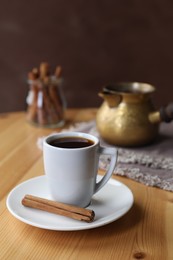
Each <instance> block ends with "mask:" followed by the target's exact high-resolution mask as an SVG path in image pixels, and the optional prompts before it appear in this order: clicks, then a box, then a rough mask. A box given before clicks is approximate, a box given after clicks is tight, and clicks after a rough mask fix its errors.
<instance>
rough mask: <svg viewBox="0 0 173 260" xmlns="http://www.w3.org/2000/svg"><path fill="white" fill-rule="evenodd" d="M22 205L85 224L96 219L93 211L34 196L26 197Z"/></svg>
mask: <svg viewBox="0 0 173 260" xmlns="http://www.w3.org/2000/svg"><path fill="white" fill-rule="evenodd" d="M22 205H24V206H26V207H30V208H35V209H40V210H43V211H47V212H50V213H54V214H58V215H62V216H66V217H69V218H73V219H76V220H81V221H85V222H92V221H93V220H94V217H95V213H94V211H93V210H90V209H85V208H80V207H77V206H73V205H68V204H64V203H60V202H56V201H52V200H48V199H44V198H40V197H36V196H33V195H25V197H24V198H23V199H22Z"/></svg>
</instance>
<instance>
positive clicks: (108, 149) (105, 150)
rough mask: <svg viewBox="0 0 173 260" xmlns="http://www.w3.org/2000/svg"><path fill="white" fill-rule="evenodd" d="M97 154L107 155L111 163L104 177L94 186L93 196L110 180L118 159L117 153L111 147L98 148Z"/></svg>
mask: <svg viewBox="0 0 173 260" xmlns="http://www.w3.org/2000/svg"><path fill="white" fill-rule="evenodd" d="M99 154H100V155H102V154H107V155H110V156H111V161H110V165H109V169H108V170H107V172H106V173H105V175H104V176H103V178H102V179H101V180H100V181H99V182H97V183H96V185H95V190H94V194H95V193H96V192H98V191H99V190H100V189H101V188H102V187H103V186H104V185H105V184H106V183H107V182H108V180H109V179H110V178H111V176H112V174H113V171H114V169H115V166H116V162H117V157H118V151H117V149H116V148H113V147H101V146H100V147H99Z"/></svg>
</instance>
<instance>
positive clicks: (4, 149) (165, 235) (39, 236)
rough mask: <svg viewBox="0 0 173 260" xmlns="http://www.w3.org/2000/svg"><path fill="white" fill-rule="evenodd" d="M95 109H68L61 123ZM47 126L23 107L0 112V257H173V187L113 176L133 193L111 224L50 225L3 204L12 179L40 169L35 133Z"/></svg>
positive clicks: (18, 179)
mask: <svg viewBox="0 0 173 260" xmlns="http://www.w3.org/2000/svg"><path fill="white" fill-rule="evenodd" d="M95 113H96V109H78V110H77V109H76V110H75V109H71V110H68V111H67V115H66V120H67V123H66V125H65V127H68V126H69V125H70V124H71V123H74V122H80V121H88V120H90V119H92V118H94V117H95ZM52 131H55V130H52V129H42V128H36V127H34V126H31V125H29V124H28V123H27V122H26V120H25V113H23V112H15V113H8V114H1V115H0V200H1V201H0V259H3V260H5V259H10V260H11V259H13V260H14V259H19V260H20V259H22V260H24V259H34V260H37V259H41V260H43V259H60V260H61V259H74V260H77V259H80V260H83V259H99V260H100V259H106V260H108V259H117V260H119V259H120V260H121V259H123V260H126V259H127V260H128V259H156V260H159V259H160V260H165V259H173V193H171V192H167V191H163V190H161V189H157V188H152V187H147V186H144V185H142V184H139V183H137V182H134V181H132V180H129V179H127V178H125V177H118V176H115V177H113V178H115V179H117V180H118V181H121V182H122V183H124V184H126V185H127V186H128V187H129V188H130V189H131V190H132V192H133V194H134V200H135V201H134V205H133V207H132V208H131V210H130V211H129V212H128V213H126V215H124V216H123V217H121V218H120V219H118V220H116V221H114V222H113V223H111V224H108V225H105V226H102V227H99V228H95V229H89V230H81V231H52V230H44V229H40V228H37V227H33V226H30V225H27V224H25V223H23V222H21V221H19V220H18V219H16V218H14V217H13V216H12V215H11V214H10V213H9V211H8V210H7V207H6V198H7V195H8V193H9V192H10V190H11V189H12V188H14V187H15V186H16V185H17V184H19V183H21V182H23V181H25V180H27V179H30V178H33V177H35V176H39V175H42V174H43V172H44V170H43V161H42V152H41V151H40V150H39V149H38V147H37V145H36V142H37V138H38V137H41V136H44V135H48V134H49V133H51V132H52Z"/></svg>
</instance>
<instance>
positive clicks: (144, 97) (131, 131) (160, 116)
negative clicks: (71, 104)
mask: <svg viewBox="0 0 173 260" xmlns="http://www.w3.org/2000/svg"><path fill="white" fill-rule="evenodd" d="M154 91H155V87H154V86H152V85H150V84H147V83H139V82H124V83H119V84H115V85H108V86H105V87H104V88H103V91H102V92H100V93H99V96H101V97H102V98H103V99H104V102H103V104H102V106H101V107H100V108H99V109H98V112H97V116H96V125H97V129H98V131H99V133H100V135H101V137H102V138H103V139H104V140H105V141H107V142H108V143H110V144H114V145H118V146H140V145H145V144H147V143H149V142H151V141H153V140H154V138H155V137H156V136H157V135H158V128H159V123H160V122H161V121H164V122H170V121H171V120H172V119H173V103H171V104H169V105H168V106H167V107H162V108H160V110H159V111H156V110H155V108H154V106H153V104H152V100H151V94H152V93H153V92H154Z"/></svg>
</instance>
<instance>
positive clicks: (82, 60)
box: [0, 0, 173, 112]
mask: <svg viewBox="0 0 173 260" xmlns="http://www.w3.org/2000/svg"><path fill="white" fill-rule="evenodd" d="M0 6H1V8H0V112H5V111H15V110H23V109H25V96H26V93H27V90H28V86H27V84H26V77H27V73H28V71H29V70H30V69H31V68H33V67H34V66H38V65H39V63H40V62H41V61H48V62H49V63H50V64H51V66H52V68H54V67H55V66H56V65H57V64H61V65H62V67H63V73H64V77H65V86H64V91H65V95H66V99H67V102H68V106H69V107H86V106H92V107H94V106H95V107H96V106H99V105H100V104H101V102H102V101H101V100H100V98H99V97H98V95H97V92H98V91H99V90H101V88H102V86H103V85H105V84H107V83H108V82H117V81H142V82H149V83H152V84H154V85H155V86H156V87H157V92H156V94H155V95H154V100H155V103H156V106H160V105H162V104H166V103H167V102H170V101H171V100H173V95H172V96H171V93H172V76H173V73H172V70H173V1H171V0H152V1H150V0H146V1H139V0H131V1H130V0H129V1H127V0H117V1H116V0H105V1H103V0H88V1H84V0H73V1H67V0H49V1H46V0H35V1H25V0H18V1H17V0H14V1H7V0H0Z"/></svg>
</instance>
